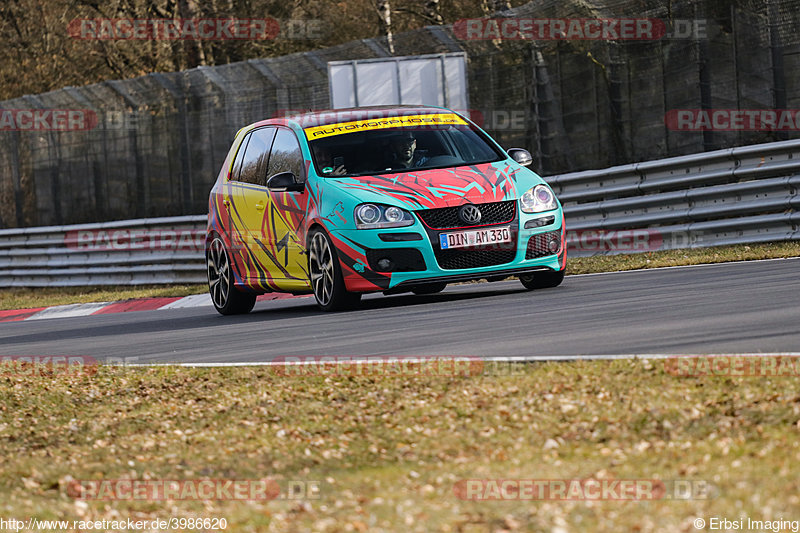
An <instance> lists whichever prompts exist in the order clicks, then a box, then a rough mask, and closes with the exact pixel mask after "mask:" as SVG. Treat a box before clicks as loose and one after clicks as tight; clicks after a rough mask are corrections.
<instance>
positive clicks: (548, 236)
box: [525, 231, 561, 259]
mask: <svg viewBox="0 0 800 533" xmlns="http://www.w3.org/2000/svg"><path fill="white" fill-rule="evenodd" d="M553 239H555V240H556V241H558V244H559V250H560V249H561V231H548V232H546V233H540V234H538V235H534V236H533V237H531V238H530V239H529V240H528V249H527V250H526V251H525V259H536V258H537V257H544V256H546V255H553V254H555V253H557V252H551V251H550V250H549V249H548V248H547V243H549V242H550V241H551V240H553Z"/></svg>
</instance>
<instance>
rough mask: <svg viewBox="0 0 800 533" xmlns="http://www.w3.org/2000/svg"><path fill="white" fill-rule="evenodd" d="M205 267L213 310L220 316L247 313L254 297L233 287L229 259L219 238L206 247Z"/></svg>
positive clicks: (252, 304)
mask: <svg viewBox="0 0 800 533" xmlns="http://www.w3.org/2000/svg"><path fill="white" fill-rule="evenodd" d="M206 265H207V270H208V292H209V294H211V303H213V304H214V309H216V310H217V312H219V314H221V315H241V314H244V313H249V312H250V311H251V310H252V309H253V306H255V305H256V295H255V294H251V293H246V292H241V291H239V290H238V289H236V287H234V286H233V283H232V282H231V280H232V279H233V275H232V272H231V262H230V257H229V256H228V252H227V250H225V244H224V243H223V242H222V239H220V238H219V237H215V238H214V240H213V241H211V245H210V246H209V247H208V251H207V252H206Z"/></svg>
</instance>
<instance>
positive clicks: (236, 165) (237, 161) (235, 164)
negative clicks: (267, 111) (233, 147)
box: [229, 133, 250, 181]
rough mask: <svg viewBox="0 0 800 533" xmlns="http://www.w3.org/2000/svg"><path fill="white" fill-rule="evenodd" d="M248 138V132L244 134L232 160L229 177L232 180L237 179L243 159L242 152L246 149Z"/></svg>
mask: <svg viewBox="0 0 800 533" xmlns="http://www.w3.org/2000/svg"><path fill="white" fill-rule="evenodd" d="M249 140H250V134H249V133H248V134H247V135H245V137H244V140H243V141H242V144H240V145H239V150H238V151H237V152H236V159H235V160H234V162H233V168H231V177H230V178H229V179H232V180H234V181H239V173H240V172H241V170H242V160H243V159H244V152H245V150H246V149H247V143H248V141H249Z"/></svg>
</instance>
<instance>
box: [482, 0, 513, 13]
mask: <svg viewBox="0 0 800 533" xmlns="http://www.w3.org/2000/svg"><path fill="white" fill-rule="evenodd" d="M481 9H482V10H483V13H484V14H485V15H486V16H491V15H494V14H495V13H497V12H498V11H506V10H509V9H511V1H510V0H481Z"/></svg>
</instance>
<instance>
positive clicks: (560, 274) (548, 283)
mask: <svg viewBox="0 0 800 533" xmlns="http://www.w3.org/2000/svg"><path fill="white" fill-rule="evenodd" d="M565 271H566V269H564V270H559V271H556V272H536V273H534V274H522V275H521V276H520V277H519V280H520V282H522V285H523V286H524V287H525V288H526V289H528V290H529V291H532V290H534V289H547V288H550V287H558V286H559V285H561V282H562V281H564V272H565Z"/></svg>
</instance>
